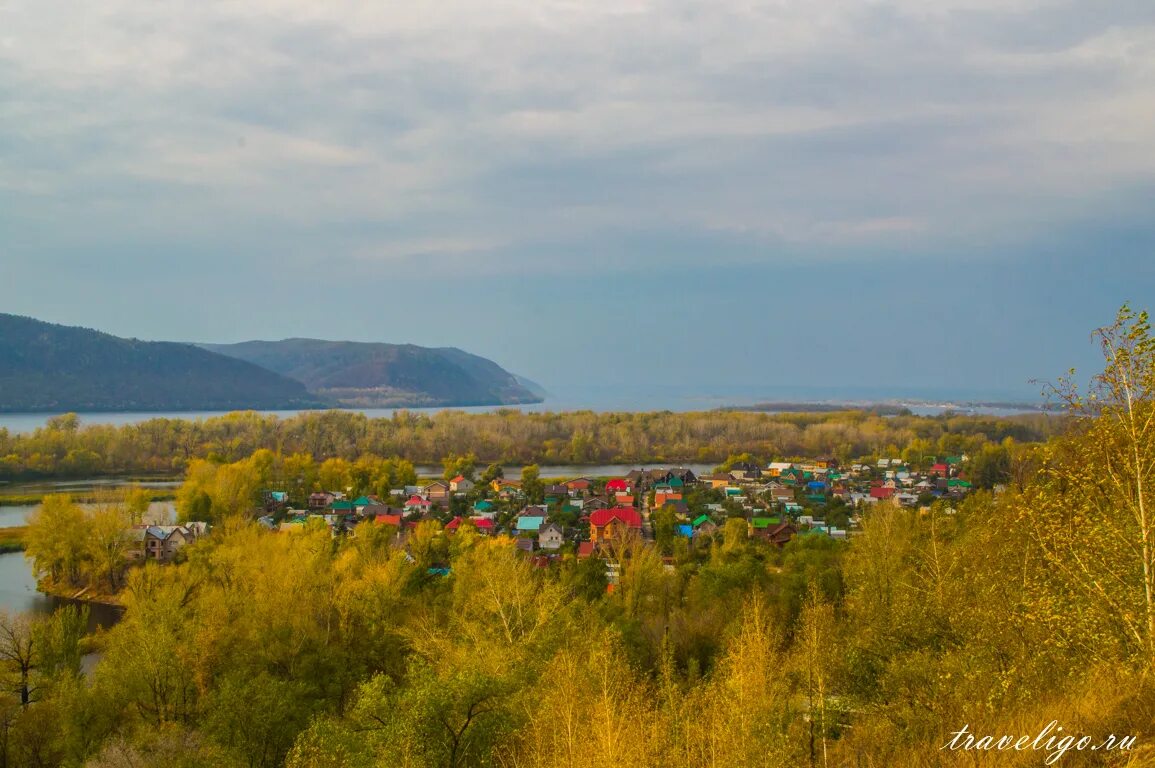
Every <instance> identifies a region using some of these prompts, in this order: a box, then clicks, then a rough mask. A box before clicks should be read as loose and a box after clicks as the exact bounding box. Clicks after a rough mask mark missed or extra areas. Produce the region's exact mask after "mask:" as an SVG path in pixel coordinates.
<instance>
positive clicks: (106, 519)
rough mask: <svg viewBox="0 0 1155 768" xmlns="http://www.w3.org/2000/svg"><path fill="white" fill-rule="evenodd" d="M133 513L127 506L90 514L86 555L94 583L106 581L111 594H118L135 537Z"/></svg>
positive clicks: (107, 506) (114, 505)
mask: <svg viewBox="0 0 1155 768" xmlns="http://www.w3.org/2000/svg"><path fill="white" fill-rule="evenodd" d="M132 515H133V513H132V512H131V511H130V510H129V508H128V507H127V505H123V504H117V503H105V504H101V505H100V506H98V507H97V508H96V509H95V510H93V511H92V512H90V513H89V516H88V521H87V522H88V524H87V534H88V535H87V539H86V542H85V543H86V545H87V546H86V555H87V559H88V560H89V562H91V564H92V569H93V577H94V581H95V580H100V579H105V580H106V581H107V583H108V590H109V592H110V593H113V592H115V591H116V589H117V587H118V586H119V583H120V575H121V572H122V570H123V567H124V563H125V556H126V554H127V550H128V547H129V545H130V544H131V543H132V536H131V531H130V529H129V526H130V525H131V523H132Z"/></svg>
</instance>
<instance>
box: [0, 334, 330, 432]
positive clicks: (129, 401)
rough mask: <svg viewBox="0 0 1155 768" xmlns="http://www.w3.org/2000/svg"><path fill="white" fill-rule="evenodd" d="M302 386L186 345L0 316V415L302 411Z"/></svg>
mask: <svg viewBox="0 0 1155 768" xmlns="http://www.w3.org/2000/svg"><path fill="white" fill-rule="evenodd" d="M320 404H321V403H320V401H319V400H318V399H317V398H315V397H312V396H311V395H309V393H308V391H307V390H306V388H305V387H304V385H302V384H301V383H300V382H297V381H293V380H292V379H290V378H287V377H285V376H281V375H280V374H277V373H274V372H272V371H268V370H265V369H263V368H260V367H258V366H256V365H253V364H251V363H248V362H245V361H243V360H237V359H234V358H231V357H226V356H224V355H218V354H215V353H213V352H209V351H207V350H204V349H200V348H199V347H196V346H194V345H191V344H177V343H172V342H153V341H139V340H137V339H122V338H118V337H116V336H111V335H109V334H106V333H100V332H99V331H93V330H89V329H86V328H72V327H67V326H62V325H53V324H51V323H45V322H41V321H39V320H34V319H32V318H29V317H19V316H16V315H6V314H0V411H7V412H29V411H120V410H125V411H130V410H142V411H153V410H174V411H175V410H230V409H250V408H251V409H279V408H286V409H287V408H306V407H314V406H317V405H320Z"/></svg>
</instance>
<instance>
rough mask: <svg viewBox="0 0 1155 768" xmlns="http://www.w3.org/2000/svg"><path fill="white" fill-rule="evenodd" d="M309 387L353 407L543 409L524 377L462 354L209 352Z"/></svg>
mask: <svg viewBox="0 0 1155 768" xmlns="http://www.w3.org/2000/svg"><path fill="white" fill-rule="evenodd" d="M200 346H201V347H202V348H204V349H206V350H208V351H211V352H215V353H218V354H221V355H227V356H229V357H234V358H237V359H240V360H245V361H247V362H250V363H253V364H255V365H259V366H261V367H262V368H267V369H268V370H270V371H274V372H276V373H279V374H281V375H283V376H287V377H289V378H291V379H295V380H296V381H299V382H301V383H302V384H304V385H305V386H306V387H307V388H308V390H309V391H310V392H312V393H313V394H314V395H316V396H318V397H323V398H325V399H327V400H330V401H332V402H335V403H337V404H340V405H342V406H347V407H357V408H390V407H410V408H413V407H436V406H470V405H518V404H524V403H539V402H541V401H542V399H543V398H542V395H541V393H540V388H538V390H537V391H535V390H534V389H533V388H531V387H530V386H527V385H526V384H524V383H523V382H522V381H521V380H520V379H519V378H518V377H517V376H514V375H513V374H512V373H510V372H508V371H506V370H505V369H504V368H502V367H501V366H499V365H498V364H497V363H494V362H493V361H492V360H487V359H486V358H484V357H479V356H477V355H472V354H470V353H468V352H464V351H462V350H460V349H457V348H456V347H438V348H432V347H419V346H416V345H414V344H385V343H378V342H356V341H324V340H321V339H285V340H283V341H246V342H241V343H239V344H202V345H200Z"/></svg>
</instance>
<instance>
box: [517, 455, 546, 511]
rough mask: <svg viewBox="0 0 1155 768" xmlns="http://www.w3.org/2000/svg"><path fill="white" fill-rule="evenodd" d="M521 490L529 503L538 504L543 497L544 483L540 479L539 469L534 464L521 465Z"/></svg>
mask: <svg viewBox="0 0 1155 768" xmlns="http://www.w3.org/2000/svg"><path fill="white" fill-rule="evenodd" d="M521 491H522V493H524V494H525V500H526V501H527V502H529V503H530V504H540V503H541V501H542V499H543V498H544V497H545V484H544V483H542V481H541V471H540V470H539V469H538V466H537V465H536V464H529V465H527V466H525V467H522V470H521Z"/></svg>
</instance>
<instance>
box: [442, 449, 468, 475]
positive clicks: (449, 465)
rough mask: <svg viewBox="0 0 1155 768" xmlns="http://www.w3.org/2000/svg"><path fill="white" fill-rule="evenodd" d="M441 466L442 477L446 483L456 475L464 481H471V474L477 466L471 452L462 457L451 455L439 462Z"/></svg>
mask: <svg viewBox="0 0 1155 768" xmlns="http://www.w3.org/2000/svg"><path fill="white" fill-rule="evenodd" d="M441 465H442V467H444V468H445V472H444V473H442V477H443V479H445V480H446V481H449V480H452V479H453V478H455V477H457V476H458V475H461V476H462V477H464V478H465V479H466V480H472V479H473V473H474V472H475V470H476V466H477V456H476V455H474V454H473V453H472V452H470V453H467V454H466V455H464V456H458V455H457V454H453V453H451V454H449V455H448V456H446V457H445V458H444V459H442V460H441Z"/></svg>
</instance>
